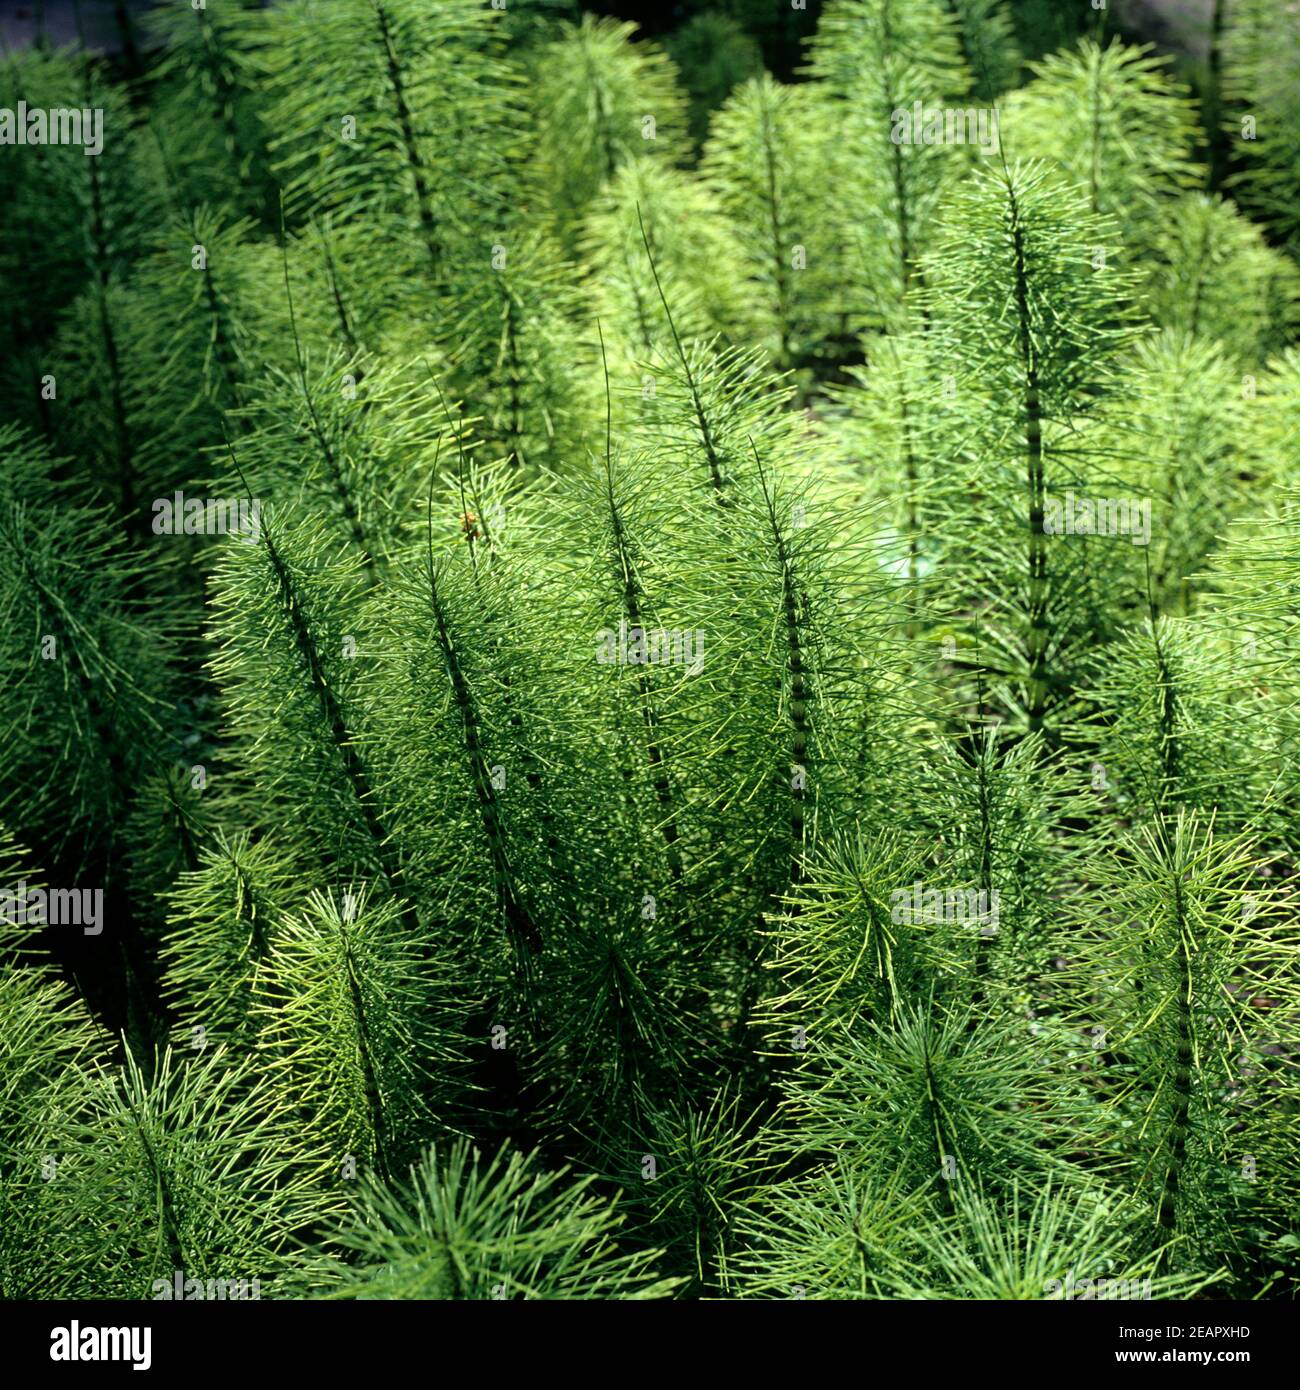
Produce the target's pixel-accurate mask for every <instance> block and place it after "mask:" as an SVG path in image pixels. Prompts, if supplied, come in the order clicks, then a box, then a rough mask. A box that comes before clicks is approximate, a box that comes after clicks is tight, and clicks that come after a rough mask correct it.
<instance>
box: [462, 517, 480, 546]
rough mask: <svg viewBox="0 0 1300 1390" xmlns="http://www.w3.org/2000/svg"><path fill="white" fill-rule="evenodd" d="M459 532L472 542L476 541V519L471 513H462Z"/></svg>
mask: <svg viewBox="0 0 1300 1390" xmlns="http://www.w3.org/2000/svg"><path fill="white" fill-rule="evenodd" d="M460 529H461V531H462V532H463V533H464V534H465V535H466V536H468V537H469V538H470V540H472V541H476V540H478V517H476V516H475V515H474V513H473V512H464V513H462V514H461V518H460Z"/></svg>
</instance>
